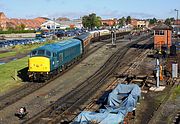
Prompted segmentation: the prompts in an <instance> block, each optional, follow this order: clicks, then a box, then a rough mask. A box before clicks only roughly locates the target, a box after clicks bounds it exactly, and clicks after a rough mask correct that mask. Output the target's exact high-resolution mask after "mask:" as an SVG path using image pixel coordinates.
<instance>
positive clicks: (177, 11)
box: [174, 9, 179, 41]
mask: <svg viewBox="0 0 180 124" xmlns="http://www.w3.org/2000/svg"><path fill="white" fill-rule="evenodd" d="M174 11H176V13H177V17H176V19H177V41H178V33H179V28H178V16H179V15H178V14H179V10H178V9H174Z"/></svg>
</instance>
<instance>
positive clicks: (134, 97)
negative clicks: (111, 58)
mask: <svg viewBox="0 0 180 124" xmlns="http://www.w3.org/2000/svg"><path fill="white" fill-rule="evenodd" d="M140 94H141V90H140V88H139V86H138V85H136V84H128V85H126V84H119V85H118V86H117V87H116V88H115V89H114V90H113V91H112V92H111V93H110V94H109V96H108V102H107V105H105V109H100V110H99V112H88V111H84V112H81V113H80V114H79V115H78V117H77V118H76V119H75V121H74V122H73V124H76V123H77V124H88V123H91V122H96V123H100V124H118V123H120V122H122V121H123V120H124V117H125V116H126V114H127V113H128V112H132V111H133V109H134V108H135V107H136V103H137V101H138V99H139V97H140Z"/></svg>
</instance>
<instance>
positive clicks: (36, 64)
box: [28, 57, 50, 72]
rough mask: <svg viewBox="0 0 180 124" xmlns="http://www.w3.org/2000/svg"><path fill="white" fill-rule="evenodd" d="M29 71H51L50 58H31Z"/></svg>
mask: <svg viewBox="0 0 180 124" xmlns="http://www.w3.org/2000/svg"><path fill="white" fill-rule="evenodd" d="M28 71H29V72H50V59H49V58H46V57H32V58H29V70H28Z"/></svg>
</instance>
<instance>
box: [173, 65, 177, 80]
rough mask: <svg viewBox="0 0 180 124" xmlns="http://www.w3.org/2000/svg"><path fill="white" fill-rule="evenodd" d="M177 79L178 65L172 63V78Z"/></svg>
mask: <svg viewBox="0 0 180 124" xmlns="http://www.w3.org/2000/svg"><path fill="white" fill-rule="evenodd" d="M177 77H178V64H177V63H173V64H172V78H177Z"/></svg>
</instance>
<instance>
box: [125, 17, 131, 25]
mask: <svg viewBox="0 0 180 124" xmlns="http://www.w3.org/2000/svg"><path fill="white" fill-rule="evenodd" d="M126 24H131V16H128V17H127V18H126Z"/></svg>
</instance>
